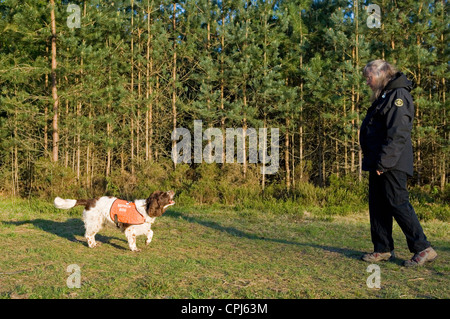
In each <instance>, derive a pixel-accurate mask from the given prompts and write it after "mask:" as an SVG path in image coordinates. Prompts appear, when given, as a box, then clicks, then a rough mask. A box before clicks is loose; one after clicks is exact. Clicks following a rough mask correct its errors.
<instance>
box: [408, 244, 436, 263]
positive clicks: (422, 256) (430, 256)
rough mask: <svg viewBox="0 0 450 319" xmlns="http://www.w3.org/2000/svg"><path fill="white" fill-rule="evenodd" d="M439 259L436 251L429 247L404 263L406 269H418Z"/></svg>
mask: <svg viewBox="0 0 450 319" xmlns="http://www.w3.org/2000/svg"><path fill="white" fill-rule="evenodd" d="M436 257H437V253H436V251H435V250H434V249H433V248H431V247H428V248H427V249H424V250H422V251H420V252H418V253H416V254H414V256H413V257H412V258H411V259H410V260H405V261H404V262H403V266H405V267H416V266H423V264H425V263H426V262H427V261H433V260H435V259H436Z"/></svg>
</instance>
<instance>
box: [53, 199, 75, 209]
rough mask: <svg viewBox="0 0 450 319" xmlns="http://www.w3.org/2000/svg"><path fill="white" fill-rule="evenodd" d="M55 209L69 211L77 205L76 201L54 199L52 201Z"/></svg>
mask: <svg viewBox="0 0 450 319" xmlns="http://www.w3.org/2000/svg"><path fill="white" fill-rule="evenodd" d="M53 204H54V205H55V207H56V208H60V209H70V208H72V207H75V206H76V205H77V200H76V199H62V198H61V197H56V198H55V200H54V201H53Z"/></svg>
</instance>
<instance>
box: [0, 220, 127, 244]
mask: <svg viewBox="0 0 450 319" xmlns="http://www.w3.org/2000/svg"><path fill="white" fill-rule="evenodd" d="M2 223H3V224H8V225H14V226H22V225H26V224H31V225H33V226H34V227H36V228H38V229H41V230H43V231H45V232H47V233H50V234H54V235H57V236H59V237H61V238H65V239H67V240H69V241H71V242H78V243H82V244H83V245H85V246H86V247H87V246H88V244H87V242H86V241H85V240H78V239H77V237H76V236H84V223H83V221H82V220H80V219H78V218H71V219H67V220H65V221H63V222H57V221H54V220H47V219H40V218H38V219H33V220H24V221H2ZM111 239H114V240H121V241H124V242H127V241H126V240H124V239H119V238H117V237H109V236H104V235H101V234H97V235H95V240H96V241H98V242H100V243H102V244H108V245H111V246H113V247H115V248H118V249H124V250H126V248H124V247H122V246H119V245H117V244H114V243H112V242H111Z"/></svg>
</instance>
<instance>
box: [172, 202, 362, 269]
mask: <svg viewBox="0 0 450 319" xmlns="http://www.w3.org/2000/svg"><path fill="white" fill-rule="evenodd" d="M164 216H167V217H170V218H179V219H183V220H185V221H187V222H189V223H195V224H199V225H202V226H204V227H209V228H212V229H215V230H218V231H221V232H225V233H227V234H229V235H232V236H235V237H241V238H247V239H252V240H261V241H270V242H275V243H280V244H288V245H296V246H299V247H312V248H319V249H322V250H325V251H328V252H333V253H338V254H341V255H343V256H345V257H347V258H351V259H358V260H360V259H361V254H362V252H361V251H358V250H352V249H347V248H340V247H333V246H327V245H321V244H314V243H301V242H296V241H291V240H286V239H281V238H267V237H263V236H258V235H255V234H252V233H248V232H245V231H242V230H239V229H237V228H235V227H229V226H222V225H220V224H219V223H217V222H214V221H204V220H200V219H198V218H195V217H190V216H186V215H184V214H182V213H180V212H176V211H173V210H170V211H167V212H166V213H165V214H164Z"/></svg>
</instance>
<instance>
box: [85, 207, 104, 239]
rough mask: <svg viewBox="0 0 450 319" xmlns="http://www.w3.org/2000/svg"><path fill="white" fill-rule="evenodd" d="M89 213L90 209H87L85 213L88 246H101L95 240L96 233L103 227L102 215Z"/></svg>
mask: <svg viewBox="0 0 450 319" xmlns="http://www.w3.org/2000/svg"><path fill="white" fill-rule="evenodd" d="M88 214H89V211H85V212H84V214H83V219H84V227H85V229H86V232H85V234H84V237H85V238H86V241H87V243H88V246H89V247H90V248H94V247H98V246H99V243H97V242H96V241H95V235H96V234H97V233H98V232H99V231H100V229H101V228H102V223H103V220H102V219H101V217H100V216H96V215H93V214H92V213H91V214H89V215H88Z"/></svg>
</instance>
